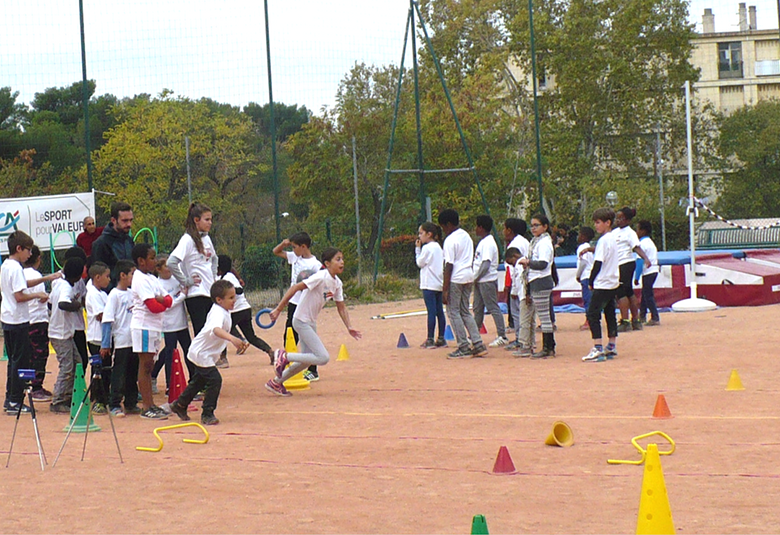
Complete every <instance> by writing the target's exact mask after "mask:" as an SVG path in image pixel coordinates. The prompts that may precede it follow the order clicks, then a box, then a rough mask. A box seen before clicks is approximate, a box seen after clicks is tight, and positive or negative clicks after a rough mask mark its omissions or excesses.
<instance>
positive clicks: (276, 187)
mask: <svg viewBox="0 0 780 535" xmlns="http://www.w3.org/2000/svg"><path fill="white" fill-rule="evenodd" d="M263 4H264V6H265V52H266V63H267V64H268V103H269V104H268V112H269V115H270V116H271V161H272V162H273V177H274V220H275V221H276V242H277V243H278V242H280V241H282V221H281V219H279V176H278V169H277V163H276V121H275V120H274V89H273V81H272V79H271V36H270V32H269V31H268V0H264V1H263Z"/></svg>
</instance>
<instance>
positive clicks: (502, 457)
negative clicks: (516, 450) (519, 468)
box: [493, 446, 515, 474]
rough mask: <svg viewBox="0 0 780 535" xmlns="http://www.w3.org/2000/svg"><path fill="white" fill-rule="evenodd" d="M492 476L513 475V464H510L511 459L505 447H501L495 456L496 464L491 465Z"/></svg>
mask: <svg viewBox="0 0 780 535" xmlns="http://www.w3.org/2000/svg"><path fill="white" fill-rule="evenodd" d="M493 473H494V474H514V473H515V463H513V462H512V457H511V456H510V455H509V450H508V449H506V446H501V448H499V450H498V455H497V456H496V464H494V465H493Z"/></svg>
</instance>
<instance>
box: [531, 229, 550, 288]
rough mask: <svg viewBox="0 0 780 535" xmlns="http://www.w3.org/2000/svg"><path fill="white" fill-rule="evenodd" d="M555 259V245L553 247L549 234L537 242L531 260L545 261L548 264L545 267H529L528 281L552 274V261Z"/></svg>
mask: <svg viewBox="0 0 780 535" xmlns="http://www.w3.org/2000/svg"><path fill="white" fill-rule="evenodd" d="M554 259H555V247H553V242H552V238H550V235H549V234H547V235H546V236H545V237H543V238H542V239H541V240H539V241H538V242H536V244H535V245H534V250H533V252H532V253H531V257H530V258H529V260H531V262H538V261H545V262H547V266H546V267H545V268H544V269H541V270H538V269H530V268H529V269H528V281H529V282H530V281H533V280H536V279H542V278H544V277H550V276H552V263H553V260H554Z"/></svg>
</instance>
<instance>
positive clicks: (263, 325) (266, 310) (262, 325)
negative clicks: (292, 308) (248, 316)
mask: <svg viewBox="0 0 780 535" xmlns="http://www.w3.org/2000/svg"><path fill="white" fill-rule="evenodd" d="M271 312H272V310H271V309H270V308H264V309H263V310H261V311H259V312H258V313H257V315H255V323H257V326H258V327H260V328H261V329H270V328H271V327H273V326H274V325H276V320H274V321H272V322H271V323H260V316H262V315H263V314H270V313H271Z"/></svg>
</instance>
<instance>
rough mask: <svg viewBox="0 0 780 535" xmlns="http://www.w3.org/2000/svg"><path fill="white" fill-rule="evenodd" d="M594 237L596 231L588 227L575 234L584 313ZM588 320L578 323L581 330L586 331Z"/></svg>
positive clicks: (587, 297) (588, 292) (588, 288)
mask: <svg viewBox="0 0 780 535" xmlns="http://www.w3.org/2000/svg"><path fill="white" fill-rule="evenodd" d="M595 237H596V232H595V231H594V230H593V229H592V228H590V227H582V228H581V229H580V232H579V234H578V235H577V243H578V244H579V245H578V246H577V275H576V279H577V282H579V283H580V286H581V287H582V307H583V308H584V309H585V313H586V314H587V312H588V306H589V305H590V270H591V268H592V267H593V252H592V251H591V250H590V249H591V246H590V242H592V241H593V238H595ZM589 329H590V327H589V326H588V320H587V318H586V319H585V323H583V324H582V325H580V330H581V331H587V330H589Z"/></svg>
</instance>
